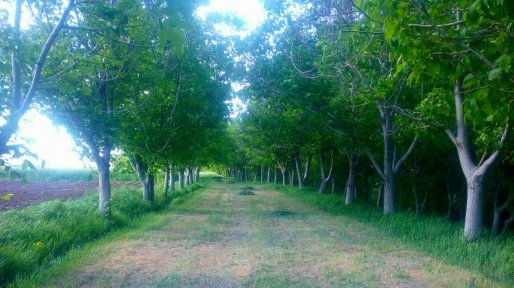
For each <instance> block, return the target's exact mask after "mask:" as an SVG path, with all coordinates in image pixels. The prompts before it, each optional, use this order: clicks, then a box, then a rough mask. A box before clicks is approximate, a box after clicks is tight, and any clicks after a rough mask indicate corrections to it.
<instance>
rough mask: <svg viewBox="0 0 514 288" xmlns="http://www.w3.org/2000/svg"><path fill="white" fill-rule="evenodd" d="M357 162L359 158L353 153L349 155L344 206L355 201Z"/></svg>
mask: <svg viewBox="0 0 514 288" xmlns="http://www.w3.org/2000/svg"><path fill="white" fill-rule="evenodd" d="M358 162H359V156H358V155H357V154H355V153H351V154H350V155H349V156H348V164H349V170H348V179H347V180H346V188H345V193H346V197H345V201H344V203H345V204H346V205H351V204H352V203H353V201H354V200H355V195H356V192H355V190H356V189H355V177H356V176H357V163H358Z"/></svg>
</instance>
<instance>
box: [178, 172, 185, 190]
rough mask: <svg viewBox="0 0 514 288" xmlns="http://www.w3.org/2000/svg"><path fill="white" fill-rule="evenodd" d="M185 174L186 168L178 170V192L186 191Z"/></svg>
mask: <svg viewBox="0 0 514 288" xmlns="http://www.w3.org/2000/svg"><path fill="white" fill-rule="evenodd" d="M184 178H185V172H184V168H180V169H179V170H178V190H180V191H183V190H184V182H185V179H184Z"/></svg>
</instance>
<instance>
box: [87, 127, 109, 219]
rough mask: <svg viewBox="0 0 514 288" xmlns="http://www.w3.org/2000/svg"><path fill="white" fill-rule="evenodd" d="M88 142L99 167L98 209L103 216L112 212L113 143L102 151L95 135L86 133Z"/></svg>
mask: <svg viewBox="0 0 514 288" xmlns="http://www.w3.org/2000/svg"><path fill="white" fill-rule="evenodd" d="M84 135H85V136H86V143H87V145H88V147H89V149H90V150H91V152H92V154H93V159H94V160H95V164H96V167H97V169H98V211H99V212H100V215H102V216H109V215H110V214H111V205H110V203H111V174H110V171H109V168H110V161H111V150H112V148H111V145H109V144H107V145H106V146H105V147H104V149H103V151H102V152H100V149H99V147H98V145H97V144H96V142H95V140H94V138H93V136H92V135H91V134H89V133H84Z"/></svg>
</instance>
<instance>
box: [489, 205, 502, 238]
mask: <svg viewBox="0 0 514 288" xmlns="http://www.w3.org/2000/svg"><path fill="white" fill-rule="evenodd" d="M501 220H502V211H499V210H497V209H495V210H494V218H493V226H492V227H491V231H492V233H493V235H498V234H499V233H500V228H501Z"/></svg>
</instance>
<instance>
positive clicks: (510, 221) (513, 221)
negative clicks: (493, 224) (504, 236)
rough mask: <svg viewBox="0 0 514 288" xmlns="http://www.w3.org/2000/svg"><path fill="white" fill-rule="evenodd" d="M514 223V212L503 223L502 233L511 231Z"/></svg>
mask: <svg viewBox="0 0 514 288" xmlns="http://www.w3.org/2000/svg"><path fill="white" fill-rule="evenodd" d="M512 224H514V214H512V215H510V217H509V218H508V219H507V220H505V224H503V229H502V233H507V232H509V229H510V226H512Z"/></svg>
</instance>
